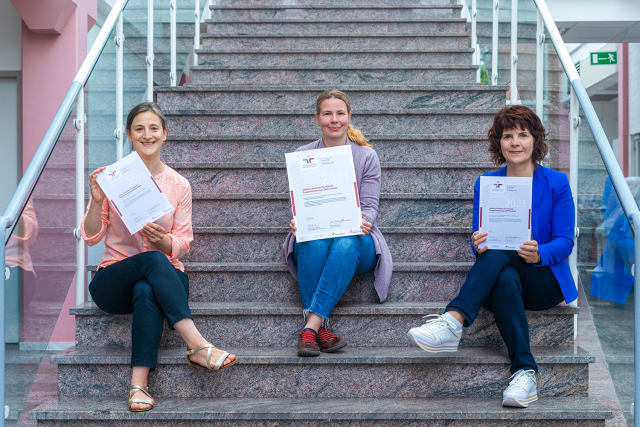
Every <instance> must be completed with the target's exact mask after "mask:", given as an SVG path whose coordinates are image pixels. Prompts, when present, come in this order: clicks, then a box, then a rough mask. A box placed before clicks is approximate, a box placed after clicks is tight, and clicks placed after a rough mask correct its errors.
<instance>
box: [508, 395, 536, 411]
mask: <svg viewBox="0 0 640 427" xmlns="http://www.w3.org/2000/svg"><path fill="white" fill-rule="evenodd" d="M537 400H538V395H537V394H534V395H533V396H531V397H529V398H528V399H527V400H518V399H516V398H515V397H507V398H503V399H502V406H513V407H516V408H528V407H529V405H530V404H532V403H533V402H535V401H537Z"/></svg>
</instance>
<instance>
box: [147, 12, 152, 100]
mask: <svg viewBox="0 0 640 427" xmlns="http://www.w3.org/2000/svg"><path fill="white" fill-rule="evenodd" d="M147 101H148V102H153V0H148V1H147Z"/></svg>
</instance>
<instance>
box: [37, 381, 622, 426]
mask: <svg viewBox="0 0 640 427" xmlns="http://www.w3.org/2000/svg"><path fill="white" fill-rule="evenodd" d="M505 385H506V383H505ZM125 386H126V385H125ZM125 388H126V387H125ZM152 393H153V390H152ZM222 395H223V396H226V394H225V392H224V391H223V392H222ZM498 403H499V402H498V400H495V399H487V398H483V397H467V398H459V397H455V398H446V397H436V398H429V399H408V398H399V399H373V398H369V399H365V398H355V399H345V398H332V397H331V398H303V399H284V398H279V399H250V398H242V399H239V398H232V399H230V398H220V397H218V398H216V399H193V398H189V399H184V398H182V399H181V398H174V397H166V398H162V399H158V403H157V405H156V407H155V408H154V409H153V411H150V412H146V413H145V414H144V415H142V416H141V415H140V414H136V413H132V412H129V411H128V410H127V408H126V407H125V406H124V405H123V403H122V397H120V396H118V397H114V398H106V399H100V398H94V399H90V398H87V399H84V398H83V399H81V400H80V399H68V400H67V401H64V400H61V401H56V402H52V403H46V404H44V405H41V406H39V407H38V408H35V409H34V410H32V411H31V412H30V416H31V418H32V419H37V420H38V426H43V427H58V426H60V425H61V424H64V425H65V426H68V427H106V426H112V425H113V420H115V419H117V420H118V425H119V426H122V427H133V426H135V427H137V426H142V427H147V426H151V425H154V426H159V427H191V426H193V425H194V424H197V425H205V424H206V425H207V426H211V427H222V426H225V427H240V426H242V427H262V426H264V425H265V421H264V420H269V421H268V423H269V425H270V426H294V425H295V426H304V427H319V426H326V425H328V424H330V425H331V426H334V427H347V426H349V427H365V426H366V427H382V426H390V425H396V426H398V425H402V426H403V427H423V426H425V425H434V426H435V425H445V424H446V425H447V426H450V427H470V426H475V427H477V426H489V425H491V426H494V427H503V426H513V425H515V424H517V425H518V426H520V427H596V426H604V425H605V420H606V419H610V418H612V417H613V413H612V412H611V411H610V410H609V409H607V408H605V407H603V406H602V403H601V402H600V401H597V400H595V399H589V398H562V397H554V398H553V399H548V398H545V397H543V396H541V397H540V399H539V400H538V402H536V403H535V404H533V405H531V406H530V407H529V408H528V409H527V410H526V411H517V410H513V408H505V407H502V406H500V405H499V404H498ZM309 408H313V410H309Z"/></svg>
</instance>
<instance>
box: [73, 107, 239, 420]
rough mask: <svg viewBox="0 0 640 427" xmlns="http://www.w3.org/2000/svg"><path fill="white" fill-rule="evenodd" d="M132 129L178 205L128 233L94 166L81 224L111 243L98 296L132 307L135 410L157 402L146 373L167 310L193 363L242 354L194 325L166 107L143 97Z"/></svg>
mask: <svg viewBox="0 0 640 427" xmlns="http://www.w3.org/2000/svg"><path fill="white" fill-rule="evenodd" d="M127 135H128V136H129V140H130V141H131V142H132V143H133V148H134V150H135V151H136V152H137V153H138V155H139V156H140V158H141V159H142V161H143V162H144V164H145V165H146V166H147V168H148V169H149V172H151V175H152V176H153V177H154V179H155V180H156V182H157V184H158V185H159V186H160V188H161V190H162V191H163V192H164V193H165V195H166V196H167V198H168V199H169V202H171V204H172V205H173V208H174V210H173V211H172V212H171V213H168V214H167V215H165V216H164V217H162V218H160V219H159V220H157V221H155V222H153V223H151V222H150V223H148V224H147V225H145V226H144V228H143V229H142V230H141V231H139V232H137V233H135V234H134V235H131V234H129V231H128V230H127V228H126V227H125V225H124V223H123V222H122V219H121V218H120V217H119V216H118V214H117V212H116V211H115V210H113V209H111V206H110V205H109V201H108V200H107V199H106V197H105V194H104V192H103V191H102V189H101V188H100V186H99V185H98V183H97V182H96V175H97V174H98V173H99V172H101V171H103V170H104V169H105V167H101V168H99V169H96V170H95V171H93V172H92V173H91V175H90V176H89V177H90V183H91V200H90V201H89V208H88V211H87V214H86V215H85V217H84V220H83V221H82V225H81V231H82V238H83V239H84V240H85V241H86V242H87V243H88V244H89V245H95V244H96V243H98V242H99V241H100V240H102V238H103V237H104V238H105V246H106V250H105V252H104V255H103V256H102V260H101V261H100V265H99V266H98V271H97V272H96V274H95V275H94V277H93V280H92V281H91V284H90V285H89V291H90V292H91V296H92V297H93V301H94V302H95V303H96V305H97V306H98V307H100V309H102V310H103V311H106V312H107V313H110V314H131V313H133V321H132V325H131V329H132V331H131V335H132V355H131V367H132V370H133V372H132V377H131V386H130V388H129V394H128V398H129V410H131V411H134V412H139V411H148V410H149V409H152V408H153V406H154V404H155V401H154V400H153V398H152V397H151V395H150V394H149V390H148V387H147V377H148V375H149V371H150V370H153V369H155V367H156V363H157V359H158V346H159V345H160V338H161V337H162V328H163V323H164V317H166V318H167V320H168V321H169V325H170V326H171V328H172V329H175V330H176V331H177V332H178V334H180V336H181V337H182V339H184V341H185V342H186V343H187V352H186V358H187V362H188V363H189V364H190V365H199V366H202V367H205V368H207V369H210V370H218V369H221V368H227V367H229V366H231V365H233V364H234V363H235V362H236V361H237V360H238V359H237V357H236V356H234V355H232V354H229V353H227V352H224V351H222V350H219V349H217V348H215V347H214V346H213V345H211V344H209V343H208V342H207V341H206V340H205V339H204V338H203V337H202V335H201V334H200V332H198V330H197V329H196V327H195V325H194V323H193V318H192V316H191V311H190V310H189V303H188V297H189V278H188V277H187V275H186V274H185V273H184V266H183V265H182V263H181V262H180V261H179V259H180V257H182V256H183V255H185V254H186V253H188V252H189V243H191V241H192V240H193V231H192V228H191V187H190V185H189V181H187V180H186V179H185V178H183V177H182V176H181V175H180V174H178V173H177V172H176V171H174V170H173V169H171V168H170V167H169V166H167V165H165V164H164V163H162V161H161V160H160V150H161V148H162V145H163V144H164V141H165V140H166V138H167V126H166V119H165V117H164V113H163V112H162V110H161V109H160V107H158V105H157V104H155V103H152V102H145V103H142V104H140V105H137V106H136V107H134V108H133V109H132V110H131V112H130V113H129V116H128V117H127Z"/></svg>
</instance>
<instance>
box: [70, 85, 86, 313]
mask: <svg viewBox="0 0 640 427" xmlns="http://www.w3.org/2000/svg"><path fill="white" fill-rule="evenodd" d="M84 117H85V114H84V87H83V88H82V89H80V92H79V93H78V97H77V98H76V119H75V120H74V123H73V125H74V127H75V128H76V230H75V233H74V234H75V238H76V305H80V304H84V299H85V292H84V283H85V282H84V279H85V264H86V263H85V257H84V240H82V236H81V235H80V224H81V223H82V218H84V209H85V204H84V173H85V172H84V125H85V118H84Z"/></svg>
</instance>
